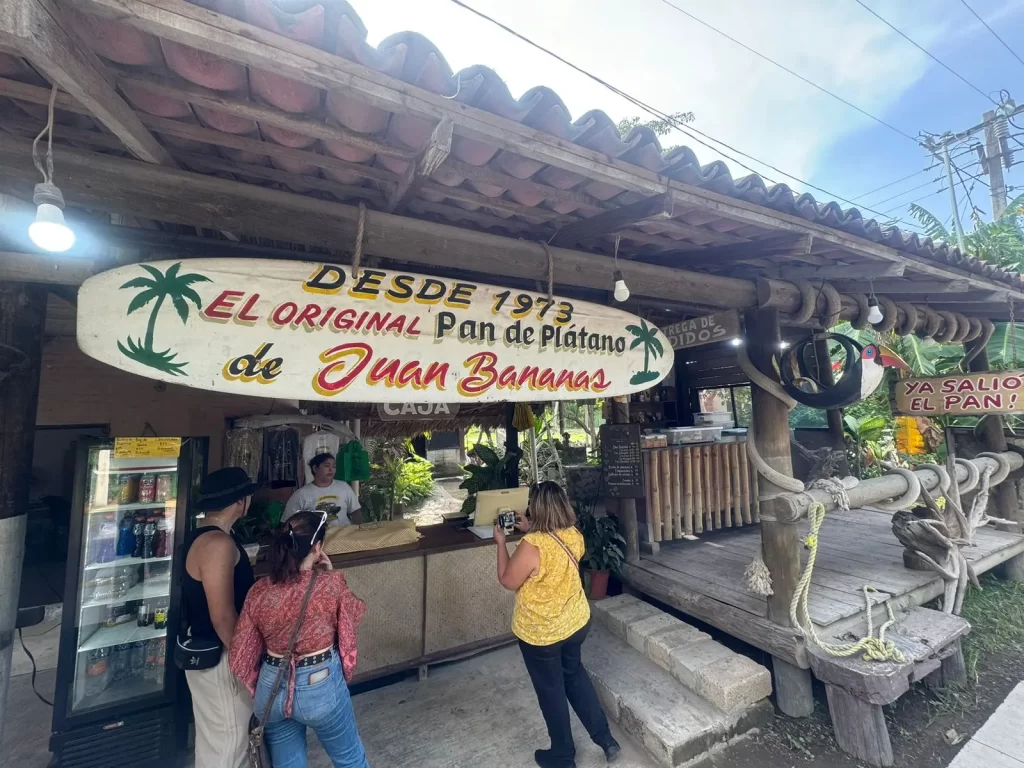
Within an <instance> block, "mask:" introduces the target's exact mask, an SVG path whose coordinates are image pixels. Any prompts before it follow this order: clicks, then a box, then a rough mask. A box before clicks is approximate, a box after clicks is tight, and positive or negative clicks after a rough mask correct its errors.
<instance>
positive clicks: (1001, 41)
mask: <svg viewBox="0 0 1024 768" xmlns="http://www.w3.org/2000/svg"><path fill="white" fill-rule="evenodd" d="M960 2H961V3H963V6H964V8H966V9H967V10H968V11H970V12H971V13H972V14H974V18H976V19H977V20H978V21H980V22H981V25H982V26H983V27H985V29H987V30H988V31H989V32H991V33H992V37H994V38H995V39H996V40H998V41H999V42H1000V43H1002V45H1003V48H1005V49H1006V50H1008V51H1009V52H1010V54H1011V55H1012V56H1013V58H1015V59H1016V60H1017V61H1019V62H1020V63H1021V65H1022V66H1024V59H1022V58H1021V57H1020V56H1018V55H1017V52H1016V51H1015V50H1013V48H1011V47H1010V46H1009V45H1007V43H1006V41H1005V40H1003V38H1001V37H1000V36H999V35H998V34H997V33H996V31H995V30H994V29H992V27H990V26H989V25H988V22H987V21H985V20H984V19H983V18H981V16H979V15H978V12H977V11H976V10H974V9H973V8H971V6H970V5H968V4H967V0H960Z"/></svg>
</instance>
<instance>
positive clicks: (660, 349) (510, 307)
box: [78, 259, 673, 403]
mask: <svg viewBox="0 0 1024 768" xmlns="http://www.w3.org/2000/svg"><path fill="white" fill-rule="evenodd" d="M78 346H79V347H80V348H81V349H82V351H83V352H85V353H86V354H87V355H89V356H90V357H94V358H96V359H97V360H100V361H102V362H104V363H108V364H109V365H113V366H115V367H117V368H121V369H123V370H126V371H130V372H131V373H136V374H139V375H141V376H148V377H149V378H153V379H159V380H161V381H168V382H173V383H175V384H181V385H184V386H188V387H197V388H199V389H209V390H214V391H221V392H233V393H240V394H251V395H256V396H259V397H274V398H278V399H299V400H338V401H349V402H372V403H402V402H416V403H436V402H501V401H528V402H537V401H538V400H576V399H589V398H597V397H612V396H618V395H627V394H630V393H632V392H638V391H640V390H644V389H647V388H649V387H651V386H653V385H654V384H656V383H657V382H659V381H661V379H663V378H664V377H665V376H666V374H667V373H668V372H669V370H670V369H671V368H672V362H673V355H672V348H671V345H670V344H669V342H668V339H667V338H666V337H665V335H664V334H663V333H662V332H661V331H659V330H658V329H657V328H656V327H654V326H653V325H651V324H649V323H647V322H646V321H644V320H642V319H640V318H638V317H634V316H633V315H630V314H628V313H626V312H622V311H620V310H617V309H613V308H610V307H605V306H601V305H600V304H592V303H589V302H581V301H575V300H570V299H566V298H562V297H559V296H554V297H552V298H551V299H549V298H548V297H547V295H546V294H544V293H537V292H531V291H518V290H512V289H508V288H500V287H497V286H493V285H482V284H479V283H473V282H469V281H467V280H453V279H448V278H436V277H430V276H428V275H419V274H413V273H409V272H396V271H389V270H383V269H370V268H363V269H360V270H359V273H358V275H357V276H355V277H353V276H352V274H351V273H350V270H349V269H348V268H347V267H343V266H339V265H336V264H321V263H312V262H301V261H280V260H263V259H260V260H247V259H189V260H185V261H160V262H152V263H145V264H133V265H131V266H125V267H119V268H118V269H114V270H110V271H108V272H103V273H101V274H99V275H95V276H94V277H91V278H89V279H88V280H86V281H85V283H84V284H83V285H82V287H81V289H80V290H79V294H78Z"/></svg>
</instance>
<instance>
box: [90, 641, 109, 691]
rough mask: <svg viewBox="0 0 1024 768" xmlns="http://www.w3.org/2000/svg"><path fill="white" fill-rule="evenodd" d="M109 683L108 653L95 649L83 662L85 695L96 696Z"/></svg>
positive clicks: (104, 650) (105, 649) (107, 651)
mask: <svg viewBox="0 0 1024 768" xmlns="http://www.w3.org/2000/svg"><path fill="white" fill-rule="evenodd" d="M109 683H110V651H109V649H107V648H97V649H96V650H95V651H90V652H89V655H88V656H87V657H86V662H85V693H86V695H87V696H96V695H97V694H100V693H103V691H104V690H106V688H107V685H108V684H109Z"/></svg>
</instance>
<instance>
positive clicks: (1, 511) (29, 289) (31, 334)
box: [0, 283, 46, 735]
mask: <svg viewBox="0 0 1024 768" xmlns="http://www.w3.org/2000/svg"><path fill="white" fill-rule="evenodd" d="M45 323H46V289H45V288H44V287H43V286H41V285H30V284H27V283H0V462H2V463H0V735H2V733H3V726H4V722H5V721H6V719H7V689H8V686H9V684H10V680H11V654H12V651H13V643H14V629H15V625H16V621H17V617H18V592H19V590H20V588H21V565H22V561H23V560H24V557H25V527H26V521H27V513H28V492H29V479H30V478H31V476H32V444H33V442H34V440H35V429H36V405H37V403H38V401H39V368H40V359H41V357H42V349H43V326H44V325H45Z"/></svg>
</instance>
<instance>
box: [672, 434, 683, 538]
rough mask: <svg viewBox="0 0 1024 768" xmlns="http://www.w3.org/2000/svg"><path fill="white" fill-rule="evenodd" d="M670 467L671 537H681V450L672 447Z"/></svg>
mask: <svg viewBox="0 0 1024 768" xmlns="http://www.w3.org/2000/svg"><path fill="white" fill-rule="evenodd" d="M670 453H671V457H672V458H671V462H672V464H671V465H670V468H671V470H672V515H673V518H674V519H673V520H672V533H673V536H672V538H674V539H681V538H683V488H682V485H683V476H682V473H681V472H680V470H681V469H682V466H681V464H680V461H681V460H682V458H681V453H682V452H681V451H680V449H679V448H672V449H671V451H670Z"/></svg>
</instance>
